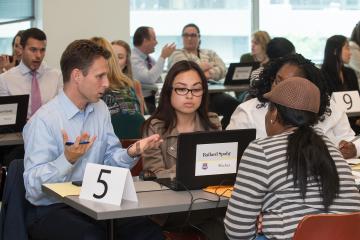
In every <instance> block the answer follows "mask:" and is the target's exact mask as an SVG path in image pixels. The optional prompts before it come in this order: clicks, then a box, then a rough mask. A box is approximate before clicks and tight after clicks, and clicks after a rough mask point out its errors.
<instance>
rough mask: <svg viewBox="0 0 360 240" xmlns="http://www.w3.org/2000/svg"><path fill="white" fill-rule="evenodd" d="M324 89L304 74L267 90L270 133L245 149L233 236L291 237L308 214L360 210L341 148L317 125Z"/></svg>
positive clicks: (231, 211)
mask: <svg viewBox="0 0 360 240" xmlns="http://www.w3.org/2000/svg"><path fill="white" fill-rule="evenodd" d="M321 94H322V93H321V91H320V90H319V88H317V86H316V85H315V84H313V83H312V82H310V81H308V80H307V79H304V78H300V77H290V78H288V79H285V81H281V82H275V83H274V85H273V89H272V90H271V91H270V92H268V93H266V94H264V96H263V97H264V98H265V99H267V100H268V101H269V107H268V110H267V113H266V116H265V126H266V132H267V134H268V137H266V138H262V139H257V140H254V141H253V142H252V143H250V145H249V146H248V148H247V149H246V150H245V152H244V154H243V156H242V158H241V161H240V164H239V169H238V173H237V178H236V183H235V185H234V190H233V192H232V195H231V198H230V200H229V205H228V208H227V212H226V216H225V221H224V223H225V229H226V234H227V236H228V237H229V239H254V238H255V237H256V233H257V232H258V230H259V229H257V227H256V226H257V219H258V217H259V215H260V216H261V217H260V219H261V221H260V224H258V225H260V229H261V231H262V233H263V235H262V236H258V237H257V238H256V239H292V237H293V234H294V232H295V229H296V227H297V224H298V222H299V221H300V220H301V219H302V218H303V217H304V216H306V215H309V214H324V213H347V212H357V211H360V193H359V191H358V189H357V188H356V186H355V182H354V177H353V176H352V173H351V169H350V167H349V165H348V164H347V163H346V161H345V160H344V159H343V158H342V156H341V154H340V152H339V151H338V150H337V149H336V147H335V146H334V145H333V144H332V143H331V141H330V139H328V138H327V137H326V136H325V135H323V134H322V133H321V132H318V131H316V130H315V129H313V126H314V125H315V124H316V122H317V121H318V120H319V116H320V115H321V114H319V111H321V97H320V95H321Z"/></svg>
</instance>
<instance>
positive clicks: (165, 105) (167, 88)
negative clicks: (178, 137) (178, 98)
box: [142, 60, 217, 133]
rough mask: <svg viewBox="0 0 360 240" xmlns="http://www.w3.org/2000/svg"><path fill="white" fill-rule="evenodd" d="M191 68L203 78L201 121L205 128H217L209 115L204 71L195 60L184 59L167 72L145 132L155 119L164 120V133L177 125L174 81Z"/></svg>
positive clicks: (198, 110)
mask: <svg viewBox="0 0 360 240" xmlns="http://www.w3.org/2000/svg"><path fill="white" fill-rule="evenodd" d="M190 70H194V71H196V72H197V73H198V74H199V76H200V78H201V85H202V88H203V90H204V91H203V95H202V97H201V104H200V107H199V108H198V109H197V113H198V115H199V117H200V122H201V124H202V125H203V126H204V128H205V130H209V129H211V128H213V129H217V126H215V124H213V123H212V122H211V121H210V119H209V116H208V86H207V80H206V77H205V75H204V72H203V71H202V70H201V68H200V67H199V65H198V64H197V63H195V62H193V61H186V60H183V61H179V62H177V63H175V64H174V65H173V66H172V67H171V68H170V70H169V72H168V73H167V75H166V78H165V82H164V85H163V87H162V90H161V93H160V99H159V106H158V107H157V108H156V110H155V112H154V113H153V115H152V116H151V117H150V118H149V119H147V120H146V121H145V122H144V124H143V128H142V131H143V132H144V131H147V130H148V129H149V125H150V122H151V121H152V120H153V119H159V120H162V121H164V123H165V125H164V132H163V133H165V132H167V131H171V129H173V128H175V127H176V124H177V122H176V113H175V110H174V107H173V106H172V105H171V94H172V91H173V82H174V79H175V77H176V76H177V75H179V74H180V73H183V72H187V71H190Z"/></svg>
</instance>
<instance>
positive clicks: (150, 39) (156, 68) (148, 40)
mask: <svg viewBox="0 0 360 240" xmlns="http://www.w3.org/2000/svg"><path fill="white" fill-rule="evenodd" d="M133 43H134V46H135V47H134V49H133V51H132V54H131V65H132V72H133V75H134V79H136V80H139V81H140V82H141V87H142V90H143V94H144V99H145V103H146V107H147V109H148V112H149V114H151V113H152V112H154V111H155V94H156V92H157V87H156V84H155V83H156V82H161V74H162V72H163V68H164V64H165V59H166V58H168V57H169V56H170V55H171V54H172V53H173V52H174V51H175V47H176V46H175V44H173V43H172V44H166V45H165V46H164V47H163V49H162V51H161V55H160V57H159V59H158V60H157V61H155V59H154V58H152V57H150V56H149V54H151V53H153V52H154V51H155V46H156V45H157V43H158V42H157V40H156V35H155V31H154V29H153V28H151V27H144V26H143V27H139V28H138V29H136V31H135V33H134V38H133Z"/></svg>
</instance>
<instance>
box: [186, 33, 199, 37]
mask: <svg viewBox="0 0 360 240" xmlns="http://www.w3.org/2000/svg"><path fill="white" fill-rule="evenodd" d="M182 36H183V37H184V38H197V37H199V34H198V33H183V34H182Z"/></svg>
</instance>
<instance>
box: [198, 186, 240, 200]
mask: <svg viewBox="0 0 360 240" xmlns="http://www.w3.org/2000/svg"><path fill="white" fill-rule="evenodd" d="M203 190H204V191H205V192H209V193H215V194H216V195H219V196H222V197H228V198H230V197H231V193H232V191H233V190H234V187H233V186H209V187H206V188H203Z"/></svg>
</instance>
